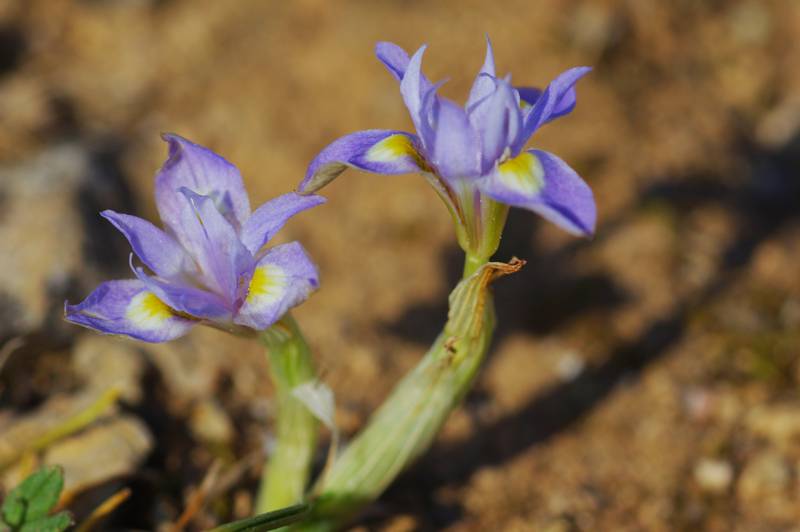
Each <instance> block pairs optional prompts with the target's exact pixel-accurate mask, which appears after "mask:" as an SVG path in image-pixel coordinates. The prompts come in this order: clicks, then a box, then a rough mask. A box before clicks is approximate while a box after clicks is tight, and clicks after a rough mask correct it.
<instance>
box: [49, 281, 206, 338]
mask: <svg viewBox="0 0 800 532" xmlns="http://www.w3.org/2000/svg"><path fill="white" fill-rule="evenodd" d="M64 313H65V318H66V320H67V321H69V322H72V323H75V324H77V325H82V326H84V327H88V328H90V329H94V330H95V331H98V332H100V333H103V334H121V335H125V336H129V337H131V338H134V339H136V340H142V341H145V342H166V341H168V340H174V339H175V338H178V337H180V336H183V335H184V334H186V333H187V332H188V331H189V329H191V328H192V326H193V325H194V324H195V322H194V321H193V320H189V319H186V318H183V317H181V316H178V315H176V314H175V313H174V312H173V311H172V309H170V308H169V307H168V306H167V305H165V304H164V303H163V302H162V301H161V300H160V299H158V297H156V296H155V295H154V294H153V293H152V292H149V291H147V289H146V288H145V285H144V284H143V283H142V282H140V281H138V280H135V279H129V280H124V281H109V282H106V283H103V284H101V285H100V286H98V287H97V288H96V289H95V290H94V292H92V293H91V294H89V297H87V298H86V299H85V300H84V301H82V302H81V303H78V304H77V305H70V304H68V303H67V304H65V305H64Z"/></svg>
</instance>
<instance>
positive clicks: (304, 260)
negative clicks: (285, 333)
mask: <svg viewBox="0 0 800 532" xmlns="http://www.w3.org/2000/svg"><path fill="white" fill-rule="evenodd" d="M318 287H319V273H318V272H317V267H316V266H315V265H314V263H313V262H311V259H310V258H309V257H308V255H307V254H306V251H305V250H304V249H303V246H301V245H300V244H299V243H297V242H290V243H288V244H282V245H280V246H275V247H274V248H271V249H270V250H268V251H267V252H266V253H265V254H264V256H263V257H262V258H261V259H260V260H259V261H258V264H257V265H256V268H255V271H254V272H253V278H252V280H251V281H250V286H249V289H248V292H247V297H246V298H245V300H244V303H243V304H242V306H241V308H240V309H239V313H238V314H237V315H236V317H234V319H233V321H234V323H237V324H239V325H244V326H246V327H251V328H253V329H256V330H264V329H266V328H267V327H269V326H270V325H272V324H273V323H275V322H276V321H278V320H279V319H280V318H281V316H283V315H284V314H285V313H286V311H287V310H289V309H290V308H292V307H294V306H295V305H299V304H300V303H302V302H303V301H305V300H306V299H307V298H308V296H309V295H310V294H311V292H313V291H314V290H316V289H317V288H318Z"/></svg>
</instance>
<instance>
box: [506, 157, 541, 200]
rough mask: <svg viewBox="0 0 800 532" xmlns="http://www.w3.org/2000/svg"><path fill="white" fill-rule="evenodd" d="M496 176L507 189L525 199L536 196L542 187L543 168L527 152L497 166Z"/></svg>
mask: <svg viewBox="0 0 800 532" xmlns="http://www.w3.org/2000/svg"><path fill="white" fill-rule="evenodd" d="M497 176H498V178H499V179H500V181H501V182H502V183H503V184H504V185H506V186H507V187H508V188H510V189H512V190H514V191H516V192H518V193H519V194H521V195H524V196H527V197H531V196H534V195H536V194H537V193H538V192H539V191H540V190H541V189H542V187H543V186H544V167H542V163H541V162H540V161H539V159H538V158H537V157H536V156H535V155H534V154H532V153H528V152H522V153H521V154H519V155H518V156H517V157H515V158H513V159H509V160H508V161H505V162H504V163H502V164H500V165H498V167H497Z"/></svg>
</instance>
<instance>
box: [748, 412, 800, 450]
mask: <svg viewBox="0 0 800 532" xmlns="http://www.w3.org/2000/svg"><path fill="white" fill-rule="evenodd" d="M745 424H746V426H747V428H748V429H749V430H750V431H751V432H753V433H754V434H756V435H758V436H761V437H763V438H766V439H767V440H769V441H770V442H772V443H773V444H775V445H776V446H778V447H780V448H787V447H789V446H790V445H792V443H793V441H795V439H796V438H797V436H798V435H800V405H795V404H782V405H766V406H761V407H758V408H755V409H753V410H752V411H751V412H750V413H749V414H748V416H747V418H746V420H745Z"/></svg>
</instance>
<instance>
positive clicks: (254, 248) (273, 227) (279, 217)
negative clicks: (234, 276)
mask: <svg viewBox="0 0 800 532" xmlns="http://www.w3.org/2000/svg"><path fill="white" fill-rule="evenodd" d="M323 203H325V198H323V197H322V196H316V195H313V194H312V195H308V196H302V195H300V194H297V193H295V192H289V193H288V194H283V195H282V196H278V197H277V198H275V199H271V200H269V201H268V202H266V203H265V204H263V205H262V206H260V207H259V208H258V209H256V210H255V212H253V214H252V215H251V216H250V218H248V220H247V221H246V222H245V224H244V227H242V233H241V236H242V243H243V244H244V245H245V247H246V248H247V249H248V250H250V253H252V254H253V255H255V254H256V253H257V252H258V250H259V249H261V247H262V246H263V245H264V244H266V243H267V241H269V240H270V239H271V238H272V237H273V236H274V235H275V233H277V232H278V230H280V228H281V227H283V225H284V224H285V223H286V222H287V221H288V220H289V218H291V217H292V216H294V215H295V214H297V213H299V212H302V211H304V210H306V209H310V208H311V207H316V206H317V205H321V204H323Z"/></svg>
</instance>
